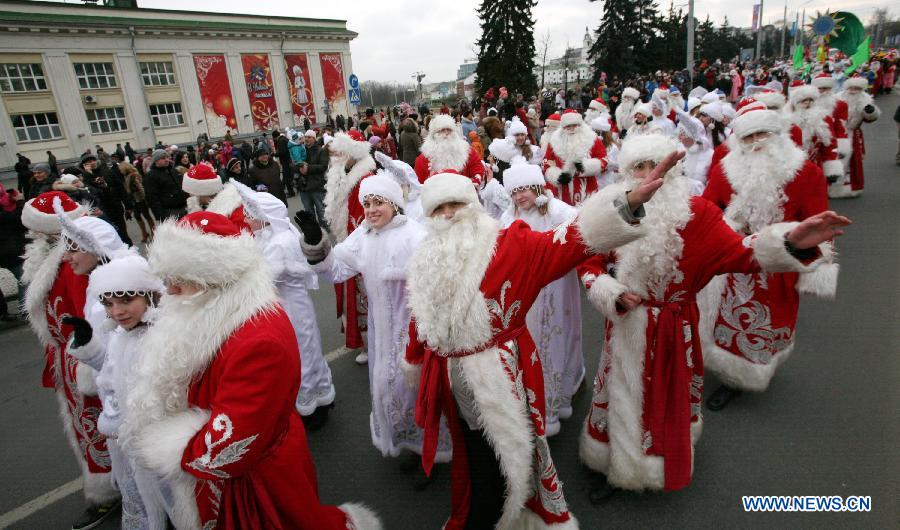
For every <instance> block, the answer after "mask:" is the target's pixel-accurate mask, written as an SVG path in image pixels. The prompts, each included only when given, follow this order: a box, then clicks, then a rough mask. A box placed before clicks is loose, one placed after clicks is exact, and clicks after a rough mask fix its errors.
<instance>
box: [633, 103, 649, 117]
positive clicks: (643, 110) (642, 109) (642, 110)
mask: <svg viewBox="0 0 900 530" xmlns="http://www.w3.org/2000/svg"><path fill="white" fill-rule="evenodd" d="M632 114H643V115H644V116H646V117H648V118H649V117H650V116H652V115H653V108H652V107H651V106H650V104H649V103H641V104H640V105H638V106H637V107H635V108H634V112H633V113H632Z"/></svg>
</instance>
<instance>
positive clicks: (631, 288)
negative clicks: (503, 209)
mask: <svg viewBox="0 0 900 530" xmlns="http://www.w3.org/2000/svg"><path fill="white" fill-rule="evenodd" d="M676 150H677V146H676V145H675V143H674V141H672V140H670V139H668V138H665V137H663V136H658V135H647V136H642V137H638V138H632V139H629V140H626V141H625V142H624V144H623V145H622V151H621V153H620V155H619V163H620V172H621V174H622V177H621V178H622V180H623V185H624V186H626V187H631V188H633V189H636V186H638V185H639V184H640V182H641V179H642V178H643V177H645V175H646V174H647V173H648V172H650V171H651V170H653V168H654V167H657V168H658V166H657V162H658V161H660V160H665V159H664V158H663V157H666V156H667V155H669V154H670V153H672V152H675V151H676ZM664 182H665V183H664V184H663V186H662V187H661V188H660V190H659V191H657V193H656V195H654V196H653V199H651V200H650V201H649V202H648V203H647V204H645V205H644V206H645V208H646V217H644V219H643V220H642V221H641V226H642V227H643V229H644V230H645V232H646V236H645V237H644V238H643V239H641V240H638V241H635V242H632V243H628V244H627V245H624V246H621V247H620V248H618V249H616V250H615V252H614V253H613V254H610V255H606V256H605V257H604V258H603V260H602V261H603V262H602V263H596V265H597V268H596V270H590V269H589V268H588V269H586V270H582V271H580V272H581V273H582V280H583V281H584V282H585V285H586V286H589V289H590V290H589V293H588V299H589V300H591V302H592V303H593V304H594V305H595V306H596V307H597V308H598V309H599V310H600V311H601V312H602V313H603V314H604V315H605V316H606V318H607V323H606V326H607V327H606V339H605V345H604V350H603V353H602V354H601V358H600V367H599V369H598V371H597V379H596V380H595V384H594V394H593V399H592V402H591V408H590V411H589V413H588V418H587V422H586V425H585V430H584V433H583V435H582V440H581V452H580V455H581V459H582V461H583V462H584V463H585V464H586V465H587V466H588V467H590V468H591V469H593V470H595V471H599V472H600V473H604V474H606V476H607V478H608V482H605V481H602V480H601V481H600V483H599V484H598V485H597V487H596V488H595V489H594V490H593V491H592V492H591V498H592V500H594V501H600V500H602V499H603V498H604V497H606V496H608V494H609V491H610V486H615V487H619V488H624V489H631V490H643V489H654V490H662V489H665V490H677V489H681V488H684V487H686V486H687V485H688V484H690V480H691V473H692V469H693V444H694V443H695V442H696V441H697V439H698V438H699V436H700V431H701V428H702V423H701V415H700V397H701V394H702V387H703V359H702V353H701V352H702V348H701V344H700V335H699V333H698V324H699V320H700V316H699V312H698V309H697V303H696V301H695V296H696V294H697V293H698V292H699V291H700V290H701V289H702V288H703V287H704V286H705V285H706V284H707V283H708V282H709V281H710V280H711V279H712V278H713V277H714V276H715V275H717V274H723V273H726V272H742V273H748V274H749V273H753V272H758V271H759V270H761V268H765V269H766V270H769V271H773V272H774V271H785V270H798V271H808V270H812V268H813V267H815V266H816V265H817V263H814V261H816V262H818V261H821V256H820V254H819V252H818V251H817V250H816V249H815V247H816V245H818V244H819V243H821V242H823V241H825V240H826V239H830V238H832V237H833V236H834V235H835V233H839V230H838V229H839V228H840V227H841V226H843V225H844V224H847V223H849V220H848V219H846V218H843V217H840V216H837V215H836V214H834V213H833V212H827V213H825V214H820V215H818V216H814V217H812V218H810V219H808V220H807V221H804V223H802V224H799V225H797V224H790V223H782V224H776V225H773V226H770V227H767V228H765V229H763V230H761V231H760V232H758V233H757V234H754V235H751V236H743V235H739V234H737V233H736V232H734V231H733V230H732V229H731V228H730V227H729V226H728V225H727V224H725V222H724V221H723V220H722V213H721V210H720V209H719V208H717V207H716V206H714V205H713V204H711V203H710V202H709V201H707V200H705V199H703V198H702V197H691V196H690V183H689V182H688V181H687V179H686V177H684V176H683V175H682V173H681V169H680V167H677V168H675V169H672V170H671V171H668V170H667V175H666V177H665V179H664ZM836 230H838V231H837V232H835V231H836ZM796 249H812V250H809V251H807V250H803V251H799V250H796ZM801 259H802V261H801Z"/></svg>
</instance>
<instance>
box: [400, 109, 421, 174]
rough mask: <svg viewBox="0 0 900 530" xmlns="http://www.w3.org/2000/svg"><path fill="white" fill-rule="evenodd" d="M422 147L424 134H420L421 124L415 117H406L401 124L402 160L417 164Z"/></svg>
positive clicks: (413, 164)
mask: <svg viewBox="0 0 900 530" xmlns="http://www.w3.org/2000/svg"><path fill="white" fill-rule="evenodd" d="M421 147H422V135H421V134H419V126H418V125H417V124H416V121H415V120H414V119H412V118H406V119H405V120H403V123H401V124H400V149H399V151H400V153H399V154H400V160H403V161H404V162H406V163H407V164H409V165H410V166H415V165H416V158H418V157H419V149H420V148H421Z"/></svg>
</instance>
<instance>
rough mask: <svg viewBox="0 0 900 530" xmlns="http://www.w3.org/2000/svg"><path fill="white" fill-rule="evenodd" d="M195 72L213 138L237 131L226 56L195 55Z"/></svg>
mask: <svg viewBox="0 0 900 530" xmlns="http://www.w3.org/2000/svg"><path fill="white" fill-rule="evenodd" d="M194 71H195V72H196V73H197V83H198V84H199V85H200V100H201V101H202V102H203V113H204V117H205V118H206V127H207V130H208V132H209V135H210V136H211V137H216V136H225V133H226V132H228V130H229V129H230V130H236V129H237V118H236V117H235V115H234V100H232V99H231V87H230V86H229V84H228V68H227V67H226V66H225V56H224V55H194Z"/></svg>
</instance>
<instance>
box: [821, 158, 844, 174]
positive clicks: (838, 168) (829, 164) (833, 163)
mask: <svg viewBox="0 0 900 530" xmlns="http://www.w3.org/2000/svg"><path fill="white" fill-rule="evenodd" d="M822 173H824V174H825V176H826V177H834V176H837V177H840V176H841V175H843V174H844V164H843V163H842V162H841V161H840V160H828V161H826V162H825V163H824V164H822Z"/></svg>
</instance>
